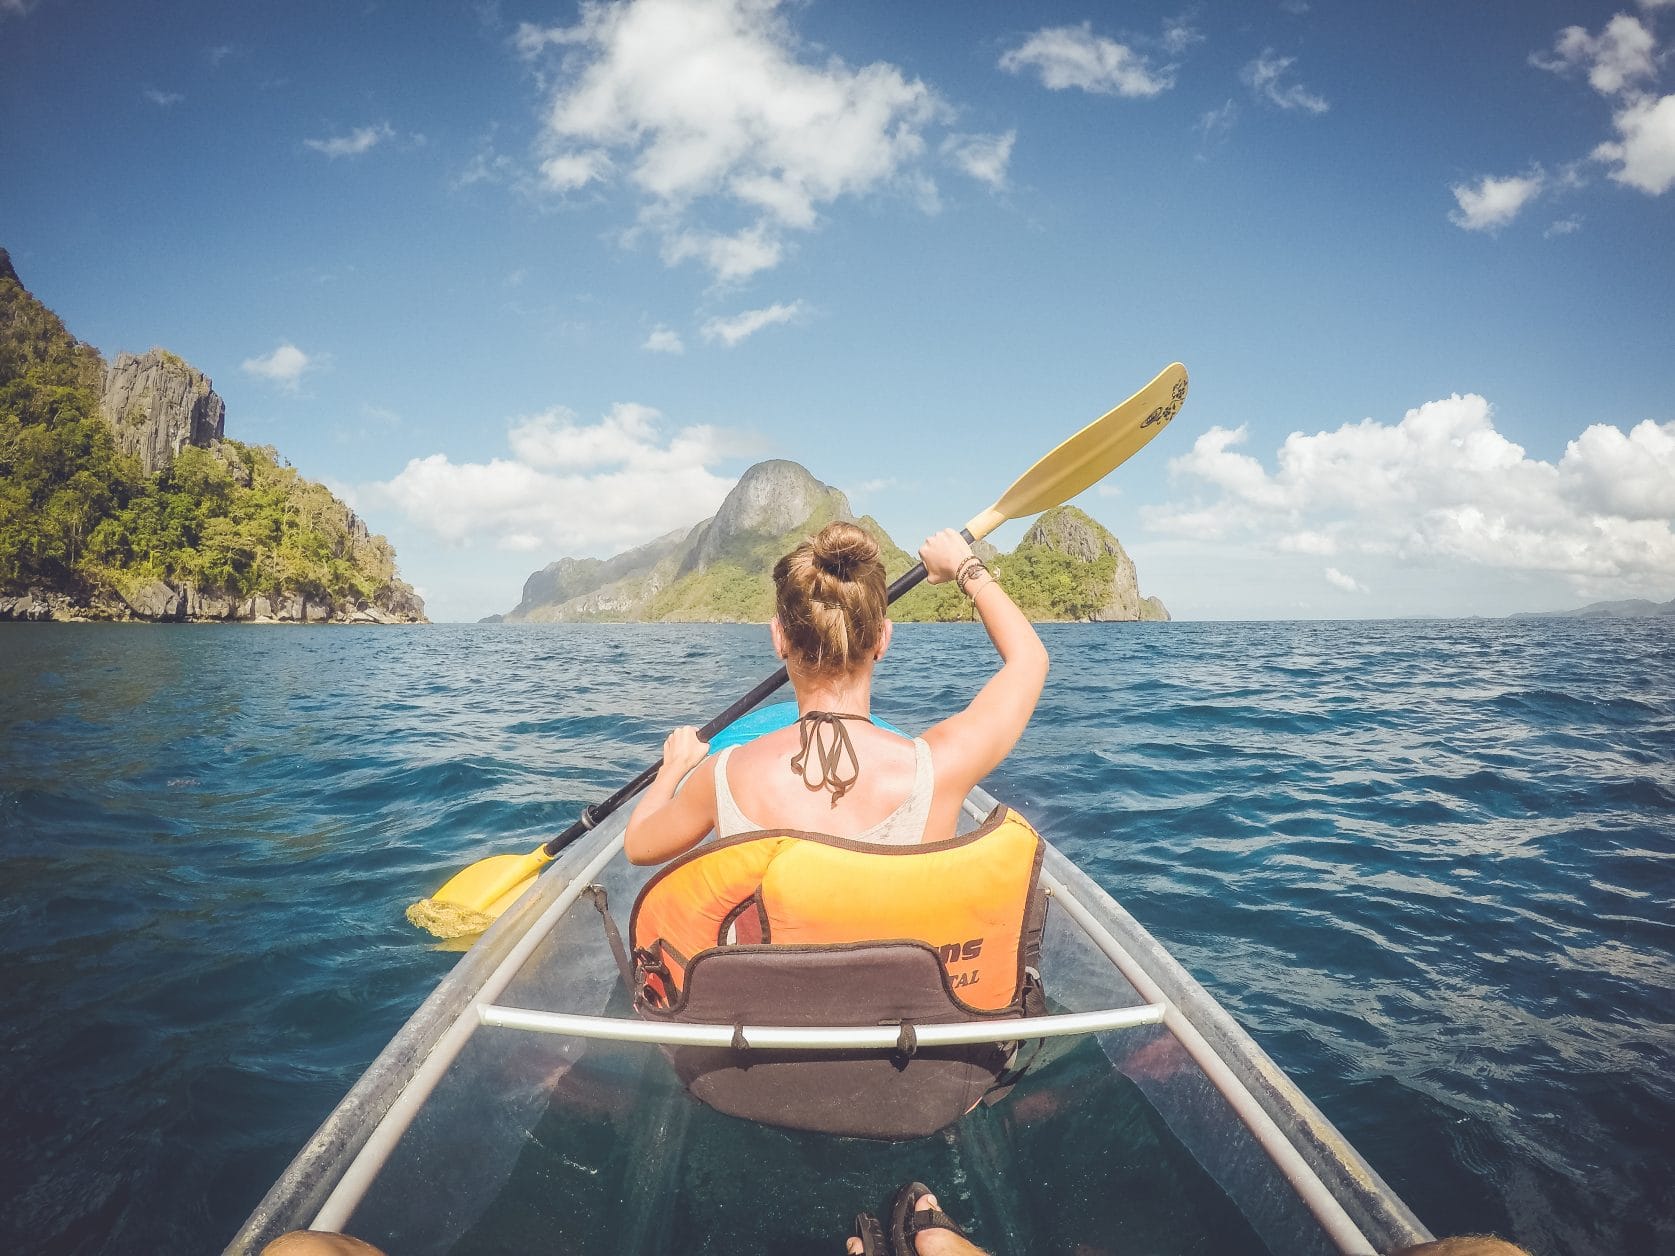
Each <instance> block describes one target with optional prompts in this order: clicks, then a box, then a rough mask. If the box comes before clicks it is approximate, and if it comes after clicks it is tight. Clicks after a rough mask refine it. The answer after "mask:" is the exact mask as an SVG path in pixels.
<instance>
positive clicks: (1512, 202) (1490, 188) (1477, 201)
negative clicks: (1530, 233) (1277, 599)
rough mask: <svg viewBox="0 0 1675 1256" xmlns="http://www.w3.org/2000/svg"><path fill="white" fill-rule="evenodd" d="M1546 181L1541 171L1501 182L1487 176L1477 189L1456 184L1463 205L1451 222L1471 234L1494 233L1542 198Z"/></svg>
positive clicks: (1450, 217)
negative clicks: (1525, 207)
mask: <svg viewBox="0 0 1675 1256" xmlns="http://www.w3.org/2000/svg"><path fill="white" fill-rule="evenodd" d="M1545 183H1546V179H1545V177H1544V176H1543V175H1542V174H1541V172H1540V171H1536V172H1535V173H1534V174H1528V175H1511V176H1508V177H1507V178H1504V179H1497V178H1494V177H1493V176H1491V175H1484V176H1483V178H1481V179H1479V180H1478V181H1477V184H1476V186H1475V187H1474V186H1472V185H1470V184H1466V183H1456V184H1455V185H1454V187H1453V188H1452V189H1450V190H1451V191H1452V192H1453V193H1454V200H1455V202H1456V203H1457V204H1458V205H1459V208H1458V209H1457V210H1454V211H1451V212H1450V213H1449V215H1448V219H1449V221H1450V222H1452V223H1453V224H1454V225H1455V226H1456V227H1463V228H1464V229H1465V230H1467V231H1494V230H1496V229H1497V228H1499V227H1504V226H1506V224H1507V223H1509V222H1511V221H1512V220H1513V219H1514V218H1516V217H1517V216H1518V213H1519V211H1520V210H1522V209H1523V208H1524V206H1526V205H1528V204H1529V203H1530V202H1531V201H1532V200H1534V199H1535V198H1536V197H1537V196H1539V195H1540V194H1541V189H1542V187H1543V186H1544V185H1545Z"/></svg>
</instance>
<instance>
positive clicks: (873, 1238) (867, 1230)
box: [846, 1212, 890, 1256]
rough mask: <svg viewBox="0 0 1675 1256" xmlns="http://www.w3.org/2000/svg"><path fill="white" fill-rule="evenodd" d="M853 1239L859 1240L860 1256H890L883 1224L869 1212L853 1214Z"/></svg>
mask: <svg viewBox="0 0 1675 1256" xmlns="http://www.w3.org/2000/svg"><path fill="white" fill-rule="evenodd" d="M855 1237H856V1238H858V1239H860V1240H861V1256H890V1248H889V1245H888V1243H887V1241H886V1240H885V1238H884V1224H883V1222H881V1221H879V1219H878V1218H877V1217H875V1216H873V1215H872V1214H871V1213H870V1212H858V1213H856V1214H855ZM846 1250H847V1249H846Z"/></svg>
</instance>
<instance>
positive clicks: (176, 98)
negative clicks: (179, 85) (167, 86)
mask: <svg viewBox="0 0 1675 1256" xmlns="http://www.w3.org/2000/svg"><path fill="white" fill-rule="evenodd" d="M140 94H141V95H142V96H144V97H145V98H146V99H147V100H149V101H150V102H151V103H152V104H154V105H156V106H157V107H158V108H159V109H167V108H168V107H169V106H170V105H178V104H179V103H180V102H181V101H183V100H185V99H186V97H184V96H182V95H181V94H180V93H179V92H164V91H158V90H157V88H155V87H148V88H146V89H145V90H144V91H143V92H141V93H140Z"/></svg>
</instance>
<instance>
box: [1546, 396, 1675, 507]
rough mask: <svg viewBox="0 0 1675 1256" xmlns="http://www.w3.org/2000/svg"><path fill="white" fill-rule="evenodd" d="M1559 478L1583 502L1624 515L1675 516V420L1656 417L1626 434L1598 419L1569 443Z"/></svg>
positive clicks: (1560, 463) (1576, 499) (1560, 465)
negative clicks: (1656, 420) (1661, 420)
mask: <svg viewBox="0 0 1675 1256" xmlns="http://www.w3.org/2000/svg"><path fill="white" fill-rule="evenodd" d="M1559 479H1560V482H1561V483H1562V484H1563V486H1564V489H1565V492H1566V495H1567V496H1568V497H1569V498H1571V499H1572V500H1573V501H1575V502H1577V503H1578V505H1579V506H1581V507H1583V508H1585V509H1588V510H1592V511H1596V512H1598V513H1599V514H1603V515H1612V516H1615V517H1617V518H1621V519H1645V520H1659V519H1662V520H1666V521H1667V520H1670V519H1675V423H1666V424H1664V425H1662V426H1661V427H1660V426H1659V425H1658V424H1656V423H1653V422H1652V421H1651V420H1650V419H1647V420H1645V421H1644V422H1641V423H1637V424H1636V425H1635V426H1634V428H1633V429H1632V430H1631V431H1630V432H1629V433H1628V434H1627V435H1626V436H1625V435H1624V434H1623V432H1622V430H1621V429H1620V428H1615V427H1611V426H1609V425H1607V424H1604V423H1596V424H1594V425H1593V426H1592V427H1590V428H1588V430H1587V431H1585V432H1583V433H1582V435H1580V436H1578V437H1577V438H1576V439H1575V440H1573V441H1571V442H1570V444H1569V445H1567V446H1566V447H1565V452H1564V457H1563V458H1561V459H1560V460H1559Z"/></svg>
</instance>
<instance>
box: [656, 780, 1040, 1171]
mask: <svg viewBox="0 0 1675 1256" xmlns="http://www.w3.org/2000/svg"><path fill="white" fill-rule="evenodd" d="M1043 850H1044V844H1043V843H1042V841H1041V838H1040V836H1039V835H1038V834H1037V833H1036V832H1035V830H1034V829H1033V828H1031V827H1030V826H1029V824H1028V822H1027V821H1025V820H1024V819H1023V817H1022V816H1020V815H1018V813H1016V812H1015V811H1012V810H1010V809H1009V808H1006V807H996V808H995V810H994V811H993V812H991V813H990V815H989V817H988V818H987V819H986V820H985V821H984V822H983V824H982V825H981V826H979V827H978V828H977V829H975V830H973V831H972V832H970V833H966V834H962V835H960V836H958V837H955V838H951V839H949V840H947V841H943V842H932V843H927V844H923V845H919V846H878V845H872V844H868V843H860V842H853V841H848V840H846V839H842V838H835V837H829V836H825V835H821V834H815V833H800V832H799V833H783V832H781V833H773V832H763V833H746V834H738V835H736V836H734V837H730V838H725V839H722V840H719V841H712V842H709V843H706V844H705V845H703V846H700V847H698V848H696V849H695V850H693V851H690V852H688V853H687V854H686V855H684V856H682V857H681V858H679V859H677V860H674V861H673V862H671V863H670V864H669V865H668V866H667V867H665V868H663V869H662V870H661V871H660V872H659V873H658V874H657V875H656V876H655V877H653V878H652V880H651V881H650V882H648V883H647V885H646V887H645V888H644V889H643V890H642V891H641V892H640V896H639V898H638V900H637V901H636V902H635V904H634V910H633V914H632V916H631V917H630V920H629V934H630V940H631V955H632V962H631V974H630V976H631V980H632V984H633V993H634V1006H635V1008H636V1010H637V1011H638V1012H639V1013H640V1014H641V1015H642V1016H644V1017H647V1018H649V1019H656V1020H672V1021H691V1022H696V1023H702V1024H712V1025H713V1024H718V1025H735V1026H742V1025H755V1026H769V1025H785V1026H831V1027H843V1026H856V1025H863V1026H878V1025H899V1024H905V1026H906V1028H904V1030H903V1032H902V1036H901V1042H900V1043H899V1044H898V1048H897V1050H896V1051H894V1052H883V1051H876V1050H874V1051H847V1052H845V1051H841V1050H833V1051H831V1052H818V1051H817V1052H808V1051H796V1052H789V1051H787V1052H782V1053H777V1054H776V1053H774V1052H771V1051H768V1050H765V1049H761V1048H749V1047H746V1046H744V1045H743V1042H742V1038H741V1041H740V1042H739V1043H737V1044H735V1046H734V1047H732V1048H729V1049H716V1048H713V1047H711V1048H688V1047H679V1048H672V1049H670V1057H671V1059H672V1060H673V1061H674V1064H675V1068H676V1071H677V1073H678V1074H679V1075H680V1077H681V1080H682V1081H683V1082H684V1083H685V1084H686V1085H687V1086H688V1088H689V1089H691V1091H692V1093H693V1094H694V1095H695V1096H696V1097H697V1098H699V1099H701V1100H703V1101H704V1102H705V1103H708V1104H710V1105H711V1106H712V1107H715V1108H717V1109H719V1110H720V1111H723V1112H728V1113H731V1114H733V1115H736V1116H743V1117H746V1118H748V1119H750V1120H754V1121H759V1122H762V1123H764V1124H769V1125H779V1126H784V1127H786V1128H790V1129H806V1130H816V1131H819V1132H823V1133H832V1134H844V1135H850V1136H855V1137H865V1138H888V1139H900V1138H916V1137H921V1136H923V1135H925V1134H928V1133H931V1132H934V1131H935V1130H938V1129H941V1128H942V1127H943V1126H945V1125H947V1124H949V1123H950V1122H952V1121H954V1120H957V1119H958V1118H959V1117H960V1116H961V1115H963V1114H964V1113H965V1112H967V1111H969V1110H970V1109H971V1107H972V1106H973V1105H974V1104H975V1103H976V1102H977V1101H978V1100H979V1099H980V1098H981V1097H982V1096H983V1094H984V1093H985V1092H986V1091H988V1090H989V1089H991V1088H992V1087H994V1086H995V1085H996V1084H997V1082H998V1081H999V1079H1000V1078H1001V1077H1002V1074H1003V1073H1004V1071H1005V1069H1006V1066H1007V1060H1008V1058H1009V1057H1010V1055H1011V1054H1012V1045H1013V1044H998V1045H997V1044H977V1045H970V1046H960V1047H948V1048H940V1049H938V1050H935V1051H931V1050H929V1049H926V1050H917V1049H916V1044H915V1042H914V1040H913V1035H912V1028H911V1027H912V1025H914V1024H945V1023H948V1022H951V1021H972V1020H985V1019H990V1018H1000V1017H1012V1016H1018V1015H1020V1014H1034V1013H1036V1012H1037V1011H1039V1010H1040V1008H1041V1005H1042V1000H1041V997H1040V995H1041V991H1040V981H1039V973H1038V971H1037V968H1038V964H1039V956H1040V944H1041V934H1042V931H1043V929H1044V927H1045V919H1046V898H1045V895H1044V894H1043V893H1042V891H1041V889H1040V885H1039V878H1040V871H1041V859H1042V854H1043Z"/></svg>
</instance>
